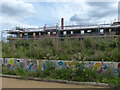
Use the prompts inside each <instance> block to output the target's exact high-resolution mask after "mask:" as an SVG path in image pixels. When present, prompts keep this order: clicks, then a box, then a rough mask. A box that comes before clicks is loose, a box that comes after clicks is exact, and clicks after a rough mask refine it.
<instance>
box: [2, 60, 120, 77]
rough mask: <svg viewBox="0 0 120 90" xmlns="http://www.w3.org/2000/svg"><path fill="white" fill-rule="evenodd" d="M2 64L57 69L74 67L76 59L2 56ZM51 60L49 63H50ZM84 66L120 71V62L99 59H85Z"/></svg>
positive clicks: (3, 65) (4, 65)
mask: <svg viewBox="0 0 120 90" xmlns="http://www.w3.org/2000/svg"><path fill="white" fill-rule="evenodd" d="M0 62H1V63H0V66H2V68H9V69H16V68H24V69H26V70H30V71H35V70H38V71H40V70H46V69H47V66H48V64H51V65H54V68H55V69H61V68H70V67H74V66H75V63H74V61H65V60H32V59H17V58H0ZM48 62H49V63H48ZM84 68H92V69H93V70H97V71H98V72H99V73H106V72H108V71H110V72H112V73H113V74H114V75H118V73H119V71H120V62H102V61H101V62H100V61H99V62H97V61H85V63H84Z"/></svg>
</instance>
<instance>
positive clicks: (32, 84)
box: [2, 78, 101, 88]
mask: <svg viewBox="0 0 120 90" xmlns="http://www.w3.org/2000/svg"><path fill="white" fill-rule="evenodd" d="M2 87H3V88H101V87H93V86H82V85H72V84H62V83H54V82H43V81H32V80H22V79H11V78H2Z"/></svg>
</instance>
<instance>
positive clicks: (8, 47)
mask: <svg viewBox="0 0 120 90" xmlns="http://www.w3.org/2000/svg"><path fill="white" fill-rule="evenodd" d="M118 39H119V38H105V37H104V38H99V37H98V38H92V37H86V38H84V39H81V40H80V39H78V38H75V39H70V38H65V39H64V40H63V39H62V40H61V39H57V38H43V39H39V40H32V39H31V40H22V39H21V40H11V41H9V42H3V44H2V56H3V58H29V59H30V58H31V59H52V60H58V59H61V60H87V61H120V51H119V50H118V46H119V43H120V42H119V41H118Z"/></svg>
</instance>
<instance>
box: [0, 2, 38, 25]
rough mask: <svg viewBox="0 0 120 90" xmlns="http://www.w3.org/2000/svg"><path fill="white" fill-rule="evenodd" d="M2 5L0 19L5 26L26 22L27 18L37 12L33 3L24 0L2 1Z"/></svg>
mask: <svg viewBox="0 0 120 90" xmlns="http://www.w3.org/2000/svg"><path fill="white" fill-rule="evenodd" d="M0 7H1V8H2V12H1V13H2V14H1V15H0V20H1V21H2V23H1V24H2V26H3V27H4V26H6V25H7V26H8V25H10V26H11V25H17V24H20V25H22V24H25V23H26V21H25V19H26V18H30V17H31V16H32V15H34V14H35V13H36V11H35V9H34V6H33V5H32V4H30V3H27V2H23V1H16V0H12V2H2V4H1V6H0Z"/></svg>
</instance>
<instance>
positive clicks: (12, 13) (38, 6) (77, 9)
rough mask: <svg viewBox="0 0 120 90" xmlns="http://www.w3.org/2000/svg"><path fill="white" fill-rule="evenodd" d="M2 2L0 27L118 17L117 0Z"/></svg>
mask: <svg viewBox="0 0 120 90" xmlns="http://www.w3.org/2000/svg"><path fill="white" fill-rule="evenodd" d="M12 1H14V2H2V3H1V4H0V8H2V10H1V12H0V13H1V14H0V21H2V23H1V24H0V27H1V26H2V27H3V28H2V29H7V28H11V27H13V26H16V25H28V26H44V25H45V24H48V25H54V24H56V23H58V24H60V19H61V18H62V17H63V18H64V19H65V24H66V25H68V24H94V23H110V22H112V21H114V20H115V19H117V17H118V2H87V1H86V0H83V1H82V2H24V1H16V0H12Z"/></svg>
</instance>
